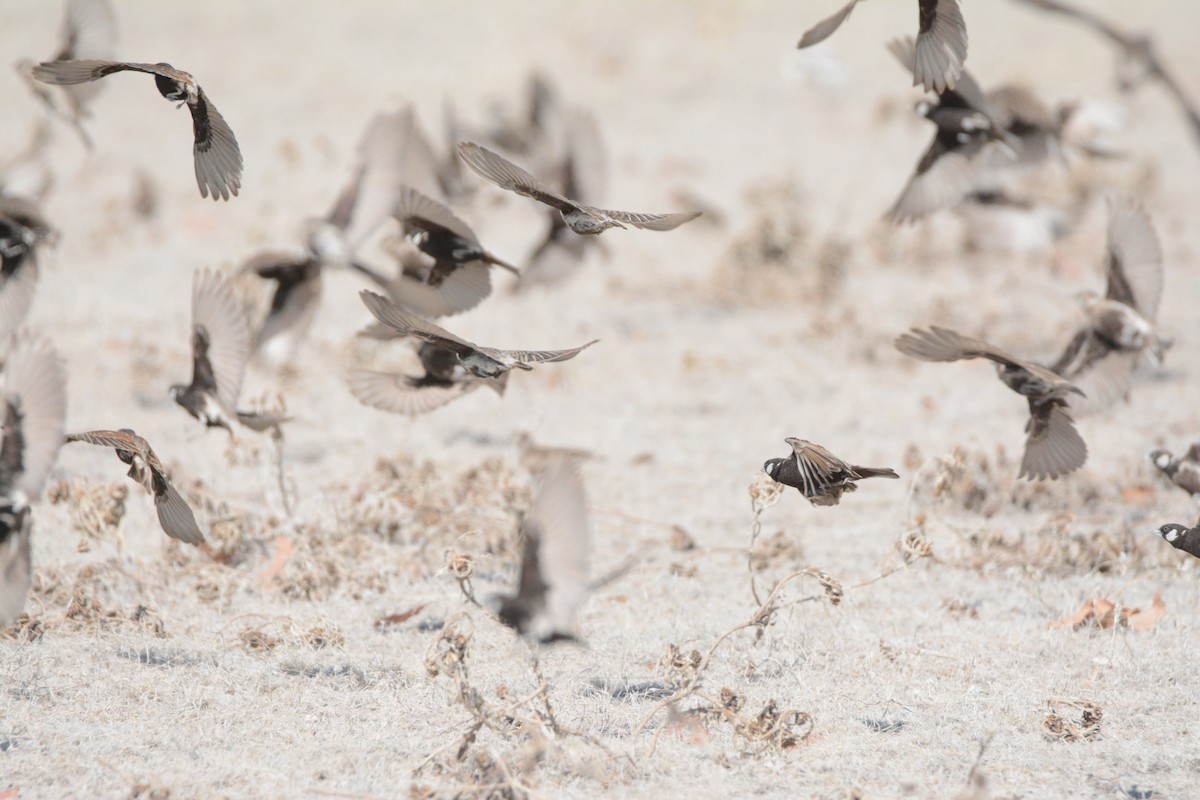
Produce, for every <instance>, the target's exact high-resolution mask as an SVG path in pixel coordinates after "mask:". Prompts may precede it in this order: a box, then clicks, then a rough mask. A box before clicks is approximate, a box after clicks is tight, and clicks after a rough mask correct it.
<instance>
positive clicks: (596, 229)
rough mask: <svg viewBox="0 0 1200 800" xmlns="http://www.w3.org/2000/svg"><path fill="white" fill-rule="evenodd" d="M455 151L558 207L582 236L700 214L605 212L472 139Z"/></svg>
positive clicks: (655, 227) (491, 175)
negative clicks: (573, 196) (563, 193)
mask: <svg viewBox="0 0 1200 800" xmlns="http://www.w3.org/2000/svg"><path fill="white" fill-rule="evenodd" d="M458 154H459V155H460V156H461V157H462V160H463V161H465V162H466V164H467V166H468V167H470V168H471V169H472V170H473V171H474V172H475V174H476V175H479V176H480V177H481V178H485V179H486V180H489V181H491V182H492V183H494V184H496V185H497V186H499V187H500V188H501V189H507V190H508V191H510V192H515V193H517V194H519V195H524V196H525V197H531V198H533V199H534V200H537V201H538V202H539V203H545V204H546V205H548V206H551V207H553V208H556V209H558V211H559V213H560V214H562V219H563V222H565V223H567V227H569V228H570V229H571V230H573V231H575V232H576V233H578V234H582V235H591V234H597V233H601V232H603V231H606V230H608V229H609V228H624V227H625V225H632V226H634V227H635V228H642V229H643V230H648V231H669V230H673V229H675V228H678V227H679V226H680V225H682V224H683V223H685V222H690V221H691V220H694V219H695V218H696V217H698V216H700V213H699V212H697V211H693V212H688V213H683V214H639V213H636V212H632V211H606V210H604V209H602V208H596V207H595V206H589V205H585V204H583V203H579V202H576V201H574V200H569V199H568V198H566V197H564V196H563V195H561V194H559V193H558V192H556V191H554V190H553V189H551V188H550V187H549V186H547V185H546V184H545V183H543V182H542V181H540V180H538V179H537V178H535V177H533V176H532V175H530V174H529V173H528V172H526V171H525V170H524V169H522V168H521V167H518V166H517V165H516V164H514V163H512V162H511V161H509V160H508V159H506V158H504V157H502V156H499V155H497V154H495V153H493V152H492V151H491V150H488V149H487V148H485V147H480V146H479V145H477V144H475V143H473V142H459V143H458Z"/></svg>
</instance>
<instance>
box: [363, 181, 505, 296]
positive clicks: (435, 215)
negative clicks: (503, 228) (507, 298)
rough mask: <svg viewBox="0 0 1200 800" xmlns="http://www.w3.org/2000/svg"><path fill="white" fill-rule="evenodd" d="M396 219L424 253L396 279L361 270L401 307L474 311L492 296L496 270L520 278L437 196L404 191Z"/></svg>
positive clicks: (405, 267)
mask: <svg viewBox="0 0 1200 800" xmlns="http://www.w3.org/2000/svg"><path fill="white" fill-rule="evenodd" d="M393 216H394V217H395V218H396V221H397V222H398V223H399V224H400V230H401V232H402V233H403V235H404V237H405V240H406V241H407V242H408V243H409V244H411V245H412V246H413V247H415V248H416V250H417V253H418V255H417V256H416V257H415V258H413V259H410V260H406V262H405V263H404V268H403V270H402V272H401V274H400V275H399V276H397V277H396V278H395V279H388V278H384V277H381V276H379V275H378V274H377V273H375V272H374V271H371V270H366V269H361V268H360V271H362V272H364V273H365V274H366V275H367V277H369V278H371V279H372V280H374V281H375V282H376V283H377V284H379V286H380V287H381V288H383V289H384V291H386V292H387V293H388V295H389V296H390V297H391V298H392V300H393V301H395V302H396V303H397V304H399V305H401V306H403V307H404V308H407V309H410V310H412V311H413V312H414V313H417V314H420V315H422V316H425V317H443V316H449V315H451V314H457V313H459V312H462V311H466V310H468V309H471V308H474V307H475V306H477V305H479V303H480V302H481V301H482V300H483V299H484V298H485V297H487V296H488V295H489V294H491V292H492V279H491V269H490V268H491V267H493V266H495V267H500V268H502V269H506V270H508V271H509V272H511V273H513V274H514V275H519V274H520V273H519V272H518V271H517V268H516V267H514V266H513V265H512V264H509V263H508V262H506V261H502V260H501V259H499V258H497V257H496V256H494V255H493V254H492V253H490V252H489V251H487V250H485V249H484V248H483V245H481V244H480V243H479V238H478V237H477V236H476V235H475V232H474V231H472V230H471V228H470V226H469V225H467V223H465V222H463V221H462V220H461V219H459V218H458V217H457V216H456V215H455V214H454V212H452V211H451V210H450V209H449V208H447V207H446V206H444V205H442V204H441V203H439V202H438V201H436V200H434V199H433V198H432V197H429V196H427V195H424V194H422V193H421V192H418V191H417V190H416V189H413V188H412V187H410V186H402V187H400V190H399V194H398V198H397V201H396V208H395V210H394V211H393Z"/></svg>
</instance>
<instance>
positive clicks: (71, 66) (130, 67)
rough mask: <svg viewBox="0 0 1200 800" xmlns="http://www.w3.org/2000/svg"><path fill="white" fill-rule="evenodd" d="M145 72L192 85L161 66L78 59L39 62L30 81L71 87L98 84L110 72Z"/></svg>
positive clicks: (180, 73)
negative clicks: (79, 84)
mask: <svg viewBox="0 0 1200 800" xmlns="http://www.w3.org/2000/svg"><path fill="white" fill-rule="evenodd" d="M127 71H132V72H145V73H146V74H148V75H162V76H163V77H164V78H170V79H171V80H174V81H179V82H180V83H187V84H193V85H194V84H195V79H194V78H192V76H191V75H190V74H188V73H186V72H184V71H183V70H179V69H175V68H174V67H167V66H163V65H162V64H139V63H137V62H134V61H106V60H104V59H99V58H81V59H77V60H74V61H43V62H42V63H41V64H38V65H37V66H36V67H34V68H33V77H35V78H37V79H38V80H39V81H41V82H42V83H53V84H56V85H58V86H71V85H73V84H76V83H87V82H88V81H94V80H99V79H100V78H103V77H104V76H106V75H112V74H113V73H114V72H127Z"/></svg>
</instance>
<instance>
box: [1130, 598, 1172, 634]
mask: <svg viewBox="0 0 1200 800" xmlns="http://www.w3.org/2000/svg"><path fill="white" fill-rule="evenodd" d="M1166 613H1167V604H1166V603H1164V602H1163V599H1162V592H1159V591H1155V592H1154V603H1153V605H1151V606H1150V609H1149V610H1148V611H1142V610H1140V609H1136V608H1135V609H1134V610H1133V611H1130V612H1129V616H1128V624H1129V629H1130V630H1134V631H1148V630H1150V629H1151V628H1153V627H1154V626H1155V625H1157V624H1158V621H1159V620H1160V619H1162V618H1163V617H1164V616H1166Z"/></svg>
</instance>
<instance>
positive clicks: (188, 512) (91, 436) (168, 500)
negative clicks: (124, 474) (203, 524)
mask: <svg viewBox="0 0 1200 800" xmlns="http://www.w3.org/2000/svg"><path fill="white" fill-rule="evenodd" d="M66 440H67V442H68V443H70V442H86V443H87V444H94V445H99V446H100V447H111V448H113V449H114V450H116V451H117V458H119V459H121V461H122V463H125V464H128V465H129V477H130V478H132V479H133V480H134V481H135V482H137V483H140V484H141V485H142V486H143V487H144V488H145V490H146V491H147V492H148V493H150V494H151V495H153V497H154V510H155V511H156V512H157V513H158V522H159V524H160V525H162V529H163V531H164V532H165V533H166V534H167V535H168V536H170V537H171V538H172V539H178V540H179V541H181V542H184V543H186V544H196V545H198V544H203V543H204V534H203V533H202V532H201V530H200V526H199V525H197V524H196V517H195V515H194V514H193V513H192V509H191V507H190V506H188V504H187V501H186V500H184V499H183V495H181V494H179V492H178V491H177V490H176V489H175V487H174V486H172V485H171V481H170V480H169V479H168V478H167V471H166V469H165V468H164V467H163V465H162V462H161V461H159V460H158V456H157V455H155V453H154V450H153V448H151V447H150V443H149V442H147V441H146V440H145V439H143V438H142V437H141V436H138V435H137V434H136V433H134V432H133V431H132V430H130V429H129V428H121V429H120V430H119V431H86V432H84V433H70V434H67V439H66Z"/></svg>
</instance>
